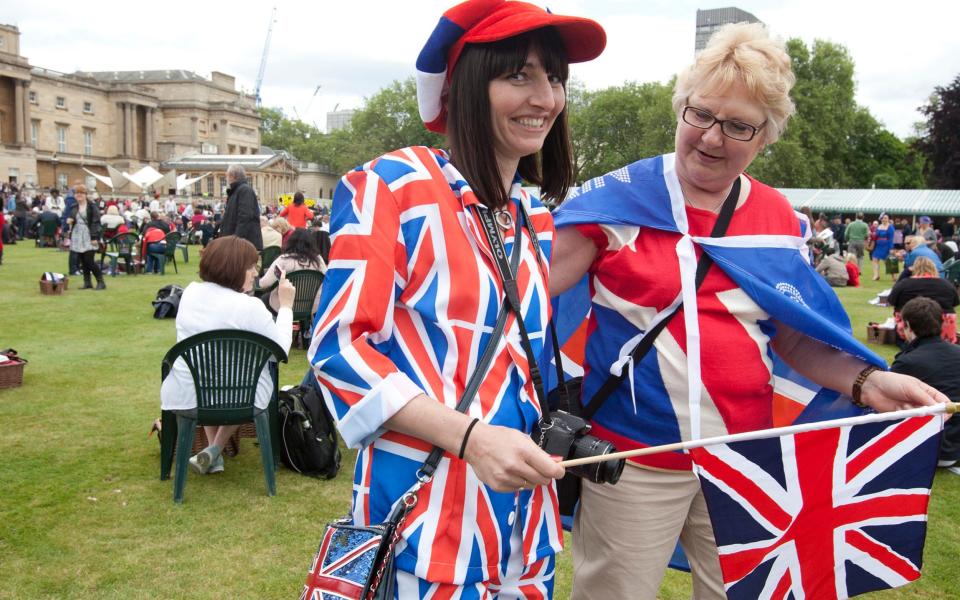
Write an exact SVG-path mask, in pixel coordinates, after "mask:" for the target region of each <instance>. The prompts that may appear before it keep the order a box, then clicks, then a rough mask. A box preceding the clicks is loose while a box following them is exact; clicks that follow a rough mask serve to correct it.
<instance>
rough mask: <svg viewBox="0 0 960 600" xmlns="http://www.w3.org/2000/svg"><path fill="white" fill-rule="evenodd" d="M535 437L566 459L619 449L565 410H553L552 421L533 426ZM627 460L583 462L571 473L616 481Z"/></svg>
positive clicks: (572, 469) (545, 420)
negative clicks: (585, 463)
mask: <svg viewBox="0 0 960 600" xmlns="http://www.w3.org/2000/svg"><path fill="white" fill-rule="evenodd" d="M533 439H534V441H536V442H537V444H539V446H540V447H541V448H543V450H544V451H545V452H546V453H547V454H551V455H553V456H562V457H563V458H564V460H572V459H574V458H586V457H588V456H602V455H604V454H612V453H614V452H616V451H617V449H616V448H615V447H614V445H613V444H611V443H610V442H607V441H604V440H601V439H600V438H598V437H596V436H592V435H590V424H589V423H587V422H586V421H585V420H583V419H581V418H580V417H578V416H576V415H572V414H570V413H568V412H564V411H562V410H555V411H551V412H550V416H549V421H548V420H547V419H543V420H541V421H540V422H539V423H537V426H536V427H535V428H534V429H533ZM624 464H626V460H625V459H622V458H621V459H619V460H608V461H604V462H598V463H592V464H589V465H579V466H576V467H570V468H568V469H567V472H568V473H571V474H573V475H576V476H577V477H583V478H584V479H587V480H589V481H592V482H594V483H609V484H611V485H612V484H614V483H616V482H617V481H619V480H620V474H621V473H623V466H624Z"/></svg>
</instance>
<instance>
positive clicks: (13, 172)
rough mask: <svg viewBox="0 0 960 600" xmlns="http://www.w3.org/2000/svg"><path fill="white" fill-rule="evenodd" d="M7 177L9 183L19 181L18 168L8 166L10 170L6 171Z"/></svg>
mask: <svg viewBox="0 0 960 600" xmlns="http://www.w3.org/2000/svg"><path fill="white" fill-rule="evenodd" d="M7 178H8V180H9V181H10V183H18V182H19V181H20V169H18V168H16V167H10V170H9V171H8V172H7Z"/></svg>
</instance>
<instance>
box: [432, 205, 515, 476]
mask: <svg viewBox="0 0 960 600" xmlns="http://www.w3.org/2000/svg"><path fill="white" fill-rule="evenodd" d="M493 226H494V228H496V226H497V225H496V223H494V224H493ZM484 227H486V223H484ZM488 239H489V238H488ZM497 239H499V238H497ZM491 247H492V246H491ZM499 249H500V254H499V255H498V253H497V250H496V249H494V250H493V255H494V258H495V260H496V259H497V258H498V257H499V258H500V259H502V260H503V264H504V266H505V267H506V268H507V269H509V268H510V265H509V264H507V255H506V251H505V250H504V249H503V243H502V242H501V244H500V248H499ZM510 263H511V264H512V265H513V269H514V270H516V269H517V267H519V265H520V245H519V244H514V247H513V253H512V254H511V256H510ZM497 264H498V265H499V264H500V263H499V262H497ZM515 288H516V285H514V289H515ZM507 313H508V311H507V310H505V309H504V308H501V309H500V311H499V312H498V314H497V321H496V323H495V324H494V326H493V331H492V332H491V334H490V340H489V341H488V342H487V346H486V347H485V348H484V349H483V354H481V355H480V358H479V359H478V360H477V366H476V368H475V369H474V371H473V374H472V375H471V376H470V379H469V380H468V381H467V385H466V386H465V387H464V389H463V394H462V395H461V396H460V400H459V401H458V402H457V409H456V410H457V412H462V413H465V412H467V409H468V408H469V407H470V403H471V402H473V399H474V398H475V397H476V395H477V390H479V389H480V384H481V383H482V382H483V378H484V376H486V374H487V370H489V368H490V363H491V362H493V356H494V354H496V351H497V346H499V345H500V338H501V337H502V336H503V330H504V328H505V327H506V324H507ZM442 457H443V448H440V447H439V446H434V447H433V449H432V450H431V451H430V454H429V455H428V456H427V460H426V461H424V463H423V466H422V467H420V472H421V473H422V474H423V476H425V477H432V476H433V473H434V472H435V471H436V470H437V465H439V464H440V459H441V458H442Z"/></svg>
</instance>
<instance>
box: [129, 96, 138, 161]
mask: <svg viewBox="0 0 960 600" xmlns="http://www.w3.org/2000/svg"><path fill="white" fill-rule="evenodd" d="M135 114H136V113H135V112H134V105H133V103H132V102H127V156H131V157H132V156H135V155H136V153H137V144H136V139H135V138H134V137H133V117H134V115H135Z"/></svg>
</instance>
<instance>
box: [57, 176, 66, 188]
mask: <svg viewBox="0 0 960 600" xmlns="http://www.w3.org/2000/svg"><path fill="white" fill-rule="evenodd" d="M57 188H59V189H61V190H65V189H67V174H66V173H57Z"/></svg>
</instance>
